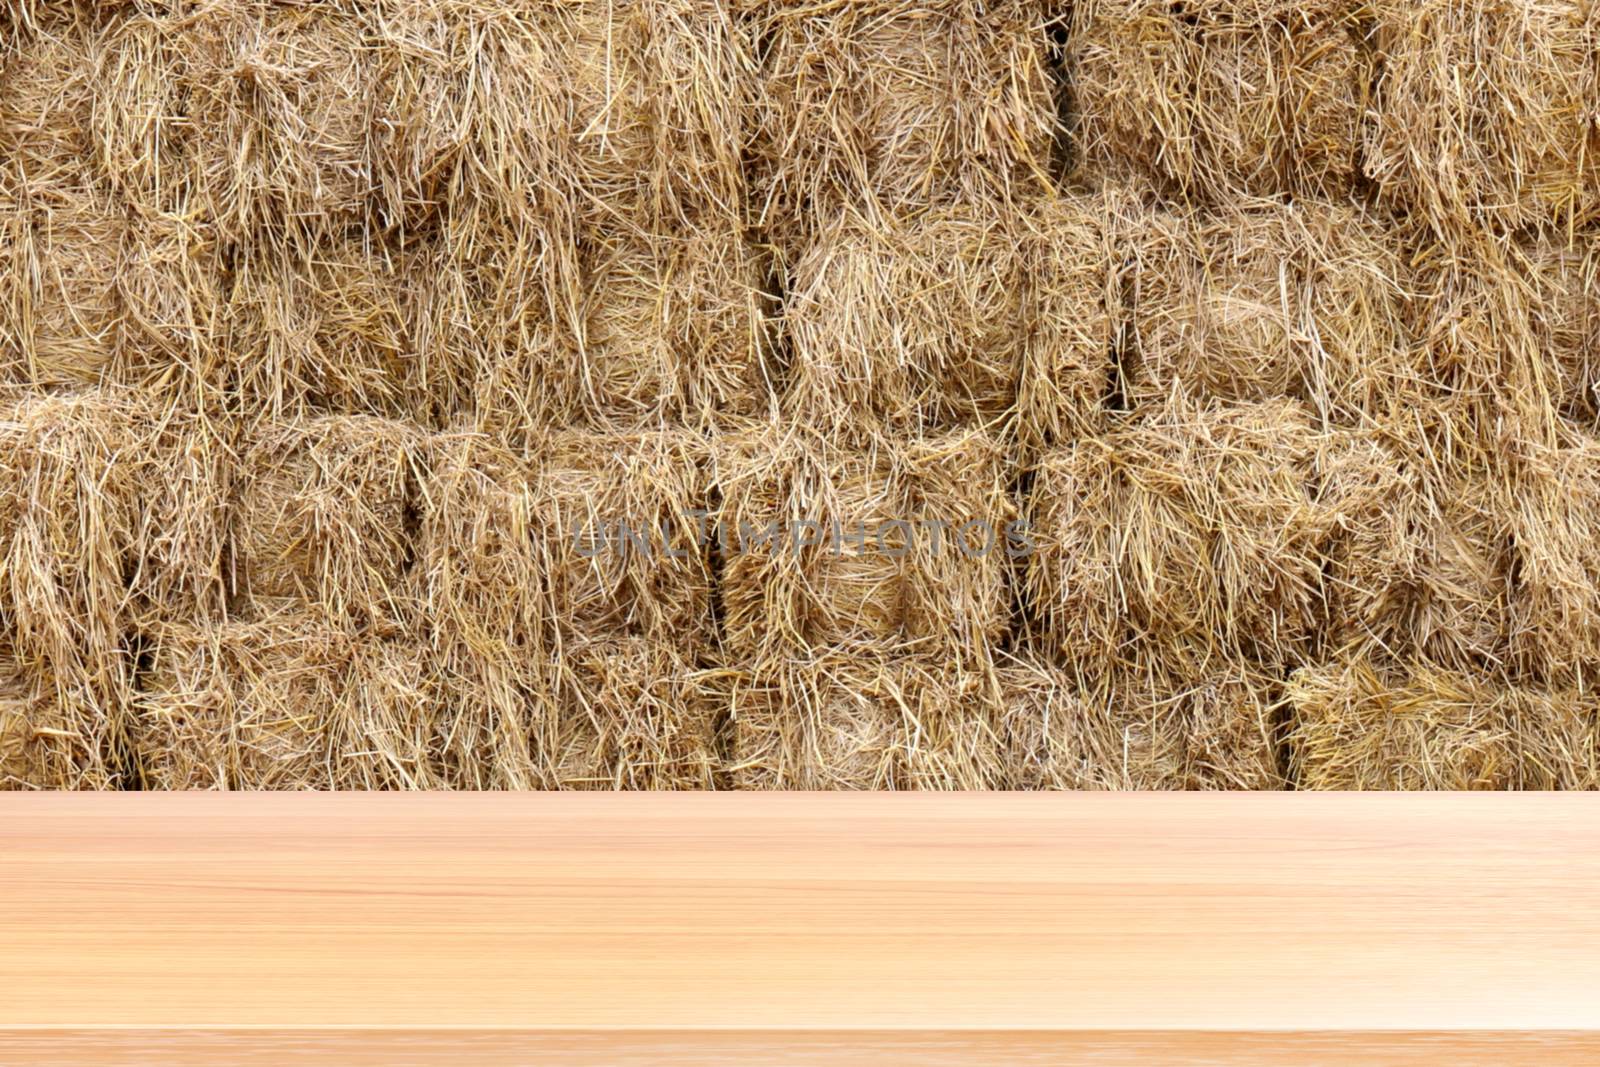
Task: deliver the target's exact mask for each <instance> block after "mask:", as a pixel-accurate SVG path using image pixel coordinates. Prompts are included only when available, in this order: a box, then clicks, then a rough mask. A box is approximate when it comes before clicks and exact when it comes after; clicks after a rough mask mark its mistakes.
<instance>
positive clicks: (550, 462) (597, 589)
mask: <svg viewBox="0 0 1600 1067" xmlns="http://www.w3.org/2000/svg"><path fill="white" fill-rule="evenodd" d="M537 456H538V460H539V471H538V481H537V487H536V490H535V497H534V505H535V510H534V515H533V532H534V538H535V544H536V551H537V553H538V555H539V566H540V569H541V571H542V573H543V576H544V585H543V589H544V596H545V597H546V598H547V608H546V611H547V615H546V617H547V618H551V619H554V620H555V621H556V623H557V625H558V626H559V627H560V632H561V633H562V634H564V635H570V636H573V637H586V638H600V637H607V636H610V637H624V636H637V637H646V638H651V639H653V640H657V641H660V642H668V643H670V642H674V641H676V642H679V643H680V644H679V646H678V647H680V648H683V647H688V646H686V645H685V644H684V643H685V642H687V643H690V644H691V645H692V643H693V642H694V641H695V640H696V639H698V638H703V637H709V629H710V627H711V566H710V560H709V554H708V551H707V549H706V546H704V545H702V544H699V543H697V542H698V541H699V532H700V531H699V529H698V528H697V527H698V526H699V523H698V522H697V519H696V516H695V513H696V512H705V511H708V510H709V495H708V494H709V483H708V473H709V463H708V460H709V455H708V446H707V443H706V440H705V438H704V437H702V436H701V435H699V434H698V433H695V432H692V431H688V430H681V429H668V430H649V431H639V432H628V433H609V432H605V431H592V430H563V431H557V432H554V433H551V434H549V435H548V437H547V438H546V439H545V441H544V443H543V444H542V445H541V446H540V447H539V449H538V451H537ZM619 525H625V526H626V527H627V529H628V530H629V531H631V532H632V534H634V535H637V538H636V539H635V538H630V537H629V536H628V535H627V534H625V533H622V532H620V531H619Z"/></svg>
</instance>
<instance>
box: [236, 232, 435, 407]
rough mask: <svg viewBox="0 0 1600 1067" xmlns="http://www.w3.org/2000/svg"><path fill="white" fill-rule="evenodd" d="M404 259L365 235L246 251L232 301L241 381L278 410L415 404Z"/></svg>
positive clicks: (253, 396)
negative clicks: (297, 246) (400, 260)
mask: <svg viewBox="0 0 1600 1067" xmlns="http://www.w3.org/2000/svg"><path fill="white" fill-rule="evenodd" d="M401 274H402V271H401V267H400V265H399V263H398V262H397V260H396V258H395V257H394V256H392V255H391V254H390V253H389V252H388V251H387V250H386V249H384V248H383V247H381V246H378V245H374V244H372V243H370V242H368V241H366V240H364V239H362V238H360V237H357V238H351V239H340V240H336V241H335V240H329V241H326V242H319V243H317V244H316V245H314V246H310V247H305V248H301V249H293V250H291V249H285V248H281V247H279V246H275V245H263V246H261V247H260V248H259V249H258V250H257V254H251V255H245V256H241V257H240V261H239V263H238V266H237V269H236V273H235V275H234V277H233V279H232V293H231V296H230V300H229V304H228V306H227V309H226V313H227V316H228V327H229V337H228V344H227V348H226V352H225V358H226V359H227V360H228V363H229V366H230V371H231V374H230V377H231V380H232V387H233V389H234V390H235V391H236V392H237V393H238V395H239V397H240V400H241V402H242V403H244V404H246V405H248V407H249V409H250V410H251V411H252V412H257V411H259V412H263V413H265V414H266V415H269V416H271V417H273V418H280V419H281V418H290V417H293V416H295V415H299V414H309V413H337V414H365V415H389V416H397V415H403V414H406V413H408V412H409V411H411V410H412V408H411V406H410V405H409V403H408V401H410V400H411V399H412V396H411V395H410V394H408V385H410V384H412V381H413V379H414V377H415V375H414V372H413V366H414V361H413V360H412V358H411V354H410V343H409V337H408V335H407V324H406V313H405V311H404V310H403V309H404V307H405V306H406V304H407V303H408V296H407V293H406V291H405V289H404V288H403V286H402V282H401Z"/></svg>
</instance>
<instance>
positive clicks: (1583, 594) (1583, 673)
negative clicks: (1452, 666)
mask: <svg viewBox="0 0 1600 1067" xmlns="http://www.w3.org/2000/svg"><path fill="white" fill-rule="evenodd" d="M1529 459H1530V462H1529V463H1528V465H1527V469H1526V470H1525V471H1524V472H1523V474H1522V478H1521V479H1520V480H1519V484H1518V487H1517V488H1518V490H1519V491H1518V493H1517V495H1516V500H1515V511H1514V512H1513V518H1512V540H1513V543H1514V544H1515V553H1516V555H1515V566H1516V570H1515V576H1516V588H1515V591H1514V593H1513V594H1512V597H1513V600H1512V603H1513V605H1514V628H1515V629H1514V644H1515V646H1516V651H1517V653H1518V659H1519V662H1520V663H1521V664H1523V665H1524V666H1525V667H1526V668H1527V669H1528V671H1529V673H1531V674H1532V675H1533V676H1534V677H1535V678H1538V679H1540V680H1542V681H1544V682H1546V683H1548V684H1553V685H1569V686H1570V685H1576V686H1578V687H1580V688H1582V689H1584V690H1586V691H1593V689H1594V685H1595V682H1596V680H1597V677H1600V676H1597V674H1596V671H1597V670H1600V524H1597V523H1596V516H1597V515H1600V440H1597V439H1596V438H1594V437H1593V436H1591V435H1589V434H1587V433H1583V432H1578V431H1573V432H1572V433H1571V434H1570V438H1569V440H1568V441H1567V442H1564V447H1560V448H1556V449H1551V450H1548V451H1540V452H1536V453H1534V454H1533V455H1532V456H1530V457H1529Z"/></svg>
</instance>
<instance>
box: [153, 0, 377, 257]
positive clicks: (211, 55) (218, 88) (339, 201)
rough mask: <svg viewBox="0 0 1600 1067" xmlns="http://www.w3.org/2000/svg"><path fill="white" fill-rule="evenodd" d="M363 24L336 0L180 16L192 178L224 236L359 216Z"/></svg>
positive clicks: (294, 232) (365, 154)
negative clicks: (191, 132)
mask: <svg viewBox="0 0 1600 1067" xmlns="http://www.w3.org/2000/svg"><path fill="white" fill-rule="evenodd" d="M368 32H369V27H368V19H367V17H366V16H365V15H364V14H363V13H362V12H361V10H360V9H359V8H358V7H357V5H354V4H350V3H343V2H335V3H320V4H312V5H302V4H280V3H273V2H271V0H228V2H227V3H223V4H217V5H213V6H211V7H207V8H204V9H202V10H200V11H199V12H197V13H196V14H195V15H194V16H193V17H192V18H190V19H187V20H186V21H185V22H184V25H183V27H182V31H181V34H180V40H181V41H182V44H183V48H184V50H185V55H184V57H183V61H182V66H183V70H184V72H185V73H186V75H187V77H186V78H185V80H184V83H183V86H182V91H183V92H184V94H185V96H186V99H187V114H188V120H189V122H190V123H191V124H192V126H193V129H194V130H195V131H196V134H197V136H196V138H195V142H194V153H195V166H196V168H197V172H196V182H197V183H198V188H199V190H200V193H201V196H202V197H203V201H204V203H205V204H206V206H207V209H208V212H209V214H210V215H211V217H212V218H214V219H215V221H216V224H217V227H218V231H219V236H221V237H222V239H223V240H224V241H226V242H228V243H230V244H239V245H244V246H249V245H251V244H252V243H253V242H255V241H257V240H267V241H287V240H296V239H299V238H300V237H301V236H302V235H305V234H314V233H317V232H320V231H321V230H323V229H325V228H329V227H339V226H342V225H349V224H351V223H355V222H359V221H361V220H362V219H363V218H364V217H365V216H366V214H367V212H368V210H369V208H370V206H371V202H370V201H371V194H372V191H373V189H374V186H375V184H376V182H375V180H374V175H373V166H372V160H371V158H370V152H369V149H368V122H369V118H370V116H369V108H368V107H367V101H368V100H369V99H370V97H371V88H370V77H371V74H372V71H373V70H374V68H375V65H374V64H371V63H369V62H368V60H367V52H368V51H369V46H368V44H367V34H368Z"/></svg>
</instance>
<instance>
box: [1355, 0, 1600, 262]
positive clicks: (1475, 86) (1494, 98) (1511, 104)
mask: <svg viewBox="0 0 1600 1067" xmlns="http://www.w3.org/2000/svg"><path fill="white" fill-rule="evenodd" d="M1370 8H1371V11H1372V14H1373V17H1374V18H1375V20H1376V24H1377V25H1376V36H1375V40H1376V45H1377V48H1378V51H1379V53H1380V54H1381V56H1382V65H1381V68H1380V77H1379V80H1378V85H1377V92H1376V108H1375V113H1374V115H1373V119H1372V121H1371V122H1370V123H1369V124H1368V127H1367V138H1366V145H1365V160H1366V162H1365V166H1366V170H1367V173H1368V174H1370V175H1371V176H1372V177H1373V178H1374V179H1375V180H1376V181H1377V183H1378V185H1379V188H1380V190H1381V191H1382V193H1383V194H1384V196H1386V197H1387V198H1388V199H1389V200H1390V202H1391V203H1393V204H1394V205H1395V206H1396V207H1398V208H1400V209H1402V210H1411V211H1415V212H1417V213H1419V214H1420V215H1421V216H1422V217H1423V218H1425V219H1426V220H1427V221H1428V222H1429V223H1430V224H1431V225H1432V226H1433V227H1434V228H1435V229H1436V230H1437V231H1438V232H1439V233H1440V234H1442V235H1447V236H1449V235H1456V236H1459V235H1460V234H1461V233H1462V232H1463V231H1464V230H1465V229H1466V228H1468V227H1470V226H1472V225H1473V224H1480V225H1481V224H1489V225H1496V226H1502V227H1505V228H1508V229H1514V228H1518V227H1522V226H1529V225H1538V224H1547V223H1548V224H1557V223H1562V222H1573V221H1576V222H1582V221H1583V220H1585V219H1591V218H1594V217H1595V216H1596V213H1597V212H1600V123H1597V122H1596V115H1595V100H1596V93H1597V91H1600V68H1597V67H1596V65H1595V62H1594V55H1595V50H1596V48H1597V47H1600V8H1596V7H1595V5H1594V4H1592V3H1590V2H1588V0H1493V2H1489V3H1460V2H1459V0H1424V2H1421V3H1418V2H1416V0H1379V2H1377V3H1374V4H1371V5H1370Z"/></svg>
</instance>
